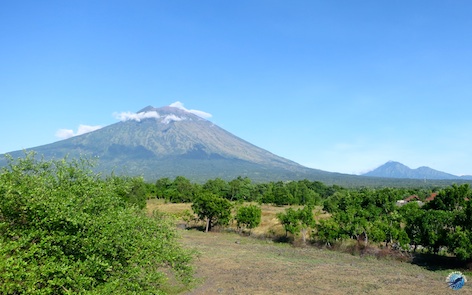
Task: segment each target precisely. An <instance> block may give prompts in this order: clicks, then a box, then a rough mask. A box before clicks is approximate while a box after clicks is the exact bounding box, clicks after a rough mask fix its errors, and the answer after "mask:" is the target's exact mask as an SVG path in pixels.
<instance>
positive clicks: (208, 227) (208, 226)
mask: <svg viewBox="0 0 472 295" xmlns="http://www.w3.org/2000/svg"><path fill="white" fill-rule="evenodd" d="M209 229H210V218H208V217H207V222H206V228H205V232H206V233H207V232H208V230H209Z"/></svg>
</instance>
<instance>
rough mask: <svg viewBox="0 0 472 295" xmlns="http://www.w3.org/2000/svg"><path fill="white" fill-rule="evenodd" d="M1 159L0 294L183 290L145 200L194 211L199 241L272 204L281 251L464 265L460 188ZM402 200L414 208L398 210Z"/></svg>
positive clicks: (469, 206) (170, 223)
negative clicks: (137, 172) (420, 257)
mask: <svg viewBox="0 0 472 295" xmlns="http://www.w3.org/2000/svg"><path fill="white" fill-rule="evenodd" d="M8 161H9V165H8V166H7V167H5V168H2V170H0V233H1V235H0V292H1V293H2V294H73V293H84V294H115V293H120V294H136V293H139V294H155V293H156V292H157V293H158V294H165V293H166V288H167V286H168V283H167V282H168V281H169V279H170V278H172V279H170V280H171V281H173V282H179V284H181V285H182V286H184V288H185V286H187V287H188V286H190V285H191V283H192V282H193V278H192V274H193V269H192V266H191V265H192V259H193V257H194V253H192V252H190V251H189V250H187V249H185V248H184V247H182V246H181V245H180V244H179V242H178V239H177V236H178V235H177V233H176V228H175V221H174V220H172V219H170V217H169V216H167V215H165V214H163V213H159V212H154V214H153V215H152V216H148V215H146V213H145V210H144V209H145V207H146V202H147V200H148V199H150V198H158V199H162V200H163V201H164V202H167V203H189V204H191V209H192V212H185V215H183V216H181V217H182V219H187V220H191V219H197V220H201V221H202V224H204V226H203V227H202V230H203V231H212V230H215V229H218V230H224V229H225V228H226V227H227V226H228V225H229V224H230V223H232V222H235V223H236V224H237V227H238V229H239V231H240V232H243V231H245V232H248V231H249V232H250V231H251V230H252V229H254V228H256V227H257V226H258V225H259V224H260V220H261V205H262V204H270V205H271V206H277V207H282V206H284V208H285V209H284V211H282V212H280V213H279V214H277V219H278V221H279V222H280V224H281V226H282V227H283V229H284V230H285V236H286V237H287V239H286V241H294V240H295V238H297V239H301V241H302V243H303V244H308V243H310V244H316V245H323V247H328V248H333V247H335V245H336V244H339V243H343V242H345V241H351V240H359V239H362V240H363V241H365V242H367V241H368V243H369V244H371V245H375V246H377V247H385V248H390V249H395V250H396V251H403V252H409V253H414V252H416V251H422V252H428V253H431V254H434V255H448V256H454V257H456V258H457V259H458V260H461V261H470V260H471V259H472V244H471V243H470V241H471V240H472V202H470V201H469V200H470V199H471V198H472V190H471V188H470V186H469V185H468V184H461V185H455V184H454V185H450V186H445V187H436V188H431V189H426V188H418V189H414V188H369V187H365V188H344V187H341V186H337V185H331V186H328V185H325V184H323V183H322V182H319V181H311V180H298V181H285V182H283V181H276V182H266V183H254V182H252V181H251V179H249V178H247V177H237V178H235V179H233V180H230V181H225V180H223V179H220V178H216V179H210V180H207V181H206V182H205V183H202V184H200V183H192V182H191V181H190V180H189V179H187V178H185V177H182V176H178V177H176V178H174V179H169V178H161V179H158V180H156V181H155V182H153V183H150V182H146V181H144V179H143V178H141V177H122V176H116V175H109V176H104V175H100V174H96V173H94V172H92V169H91V166H92V165H93V164H92V163H89V162H88V161H87V160H84V159H80V160H72V161H70V160H67V159H63V160H48V161H46V160H37V159H35V157H34V154H29V155H27V156H26V157H25V158H19V159H13V158H9V159H8ZM433 193H434V194H433ZM412 196H414V197H412ZM431 196H434V198H431ZM405 199H409V200H411V201H410V202H406V203H405V202H398V201H400V200H405ZM321 214H322V215H323V216H322V217H321V216H320V215H321ZM156 290H157V291H156Z"/></svg>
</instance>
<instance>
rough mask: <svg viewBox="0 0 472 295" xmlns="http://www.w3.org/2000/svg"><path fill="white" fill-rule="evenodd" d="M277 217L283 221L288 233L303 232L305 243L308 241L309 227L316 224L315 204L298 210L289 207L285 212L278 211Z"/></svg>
mask: <svg viewBox="0 0 472 295" xmlns="http://www.w3.org/2000/svg"><path fill="white" fill-rule="evenodd" d="M277 218H278V219H279V220H280V223H282V226H283V227H284V229H285V234H286V235H287V234H288V233H291V234H292V235H296V234H298V233H300V232H301V233H302V240H303V243H305V242H306V236H307V232H308V229H310V228H312V227H314V226H315V218H314V216H313V206H310V205H307V206H305V207H303V208H302V209H297V210H294V209H293V208H287V209H285V212H284V213H278V214H277Z"/></svg>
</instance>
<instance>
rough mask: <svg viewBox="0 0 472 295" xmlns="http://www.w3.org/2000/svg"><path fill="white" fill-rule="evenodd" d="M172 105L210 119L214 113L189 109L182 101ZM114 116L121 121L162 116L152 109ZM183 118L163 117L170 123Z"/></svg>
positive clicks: (164, 120)
mask: <svg viewBox="0 0 472 295" xmlns="http://www.w3.org/2000/svg"><path fill="white" fill-rule="evenodd" d="M169 106H170V107H174V108H178V109H181V110H184V111H186V112H189V113H192V114H194V115H197V116H199V117H201V118H204V119H208V118H211V117H212V115H211V114H210V113H207V112H204V111H199V110H189V109H187V108H185V107H184V104H183V103H181V102H180V101H176V102H174V103H171V104H170V105H169ZM113 116H114V117H115V118H116V119H118V120H120V121H128V120H134V121H138V122H139V121H141V120H144V119H150V118H154V119H159V118H161V116H160V115H159V114H158V113H157V112H156V111H150V112H141V113H133V112H121V113H113ZM181 120H182V118H179V117H177V116H175V115H168V116H165V117H164V118H163V123H169V122H170V121H181Z"/></svg>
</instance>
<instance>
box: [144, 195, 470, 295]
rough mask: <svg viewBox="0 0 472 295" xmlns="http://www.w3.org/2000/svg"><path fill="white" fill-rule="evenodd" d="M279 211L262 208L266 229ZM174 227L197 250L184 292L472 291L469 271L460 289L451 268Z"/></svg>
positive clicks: (173, 207)
mask: <svg viewBox="0 0 472 295" xmlns="http://www.w3.org/2000/svg"><path fill="white" fill-rule="evenodd" d="M268 207H270V206H268ZM154 209H159V210H160V211H163V212H168V213H172V214H177V215H178V214H179V213H180V212H182V211H184V210H186V209H188V210H190V205H189V204H164V203H162V202H159V201H157V200H152V201H150V202H149V203H148V210H149V212H151V211H152V210H154ZM266 209H267V210H266ZM279 210H280V211H283V210H284V208H279V207H275V208H274V207H271V208H265V207H263V212H264V214H263V216H264V220H265V222H266V223H267V224H266V225H265V228H266V229H267V228H272V229H273V230H274V231H280V230H281V227H280V228H277V225H276V222H275V221H274V222H272V221H271V220H272V218H273V217H274V216H275V214H276V213H277V212H278V211H279ZM279 226H280V225H279ZM179 232H180V233H181V235H182V242H183V243H184V244H185V245H186V246H187V247H188V248H191V249H195V250H196V251H197V252H198V253H199V255H198V256H197V258H196V259H195V262H194V263H195V268H196V277H197V278H198V279H199V283H198V284H197V285H196V287H195V288H194V289H192V290H190V291H187V292H186V293H185V292H184V294H194V295H197V294H379V295H382V294H431V295H432V294H472V286H471V285H470V284H471V279H472V277H471V276H470V274H467V275H468V277H469V283H466V285H465V286H464V288H462V289H461V290H459V291H453V290H451V289H449V288H447V286H446V283H445V278H446V276H447V274H448V273H449V272H451V271H452V269H442V270H438V271H431V270H428V269H427V268H424V267H421V266H418V265H414V264H411V263H406V262H400V261H396V260H388V259H376V258H374V257H372V256H364V257H359V256H355V255H351V254H347V253H341V252H336V251H330V250H325V249H318V248H316V247H293V246H291V245H289V244H287V243H275V242H272V241H271V240H267V239H266V240H264V239H255V238H251V237H242V236H240V235H238V234H236V233H231V232H219V233H212V232H210V233H204V232H201V231H198V230H195V229H192V230H180V231H179Z"/></svg>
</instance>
